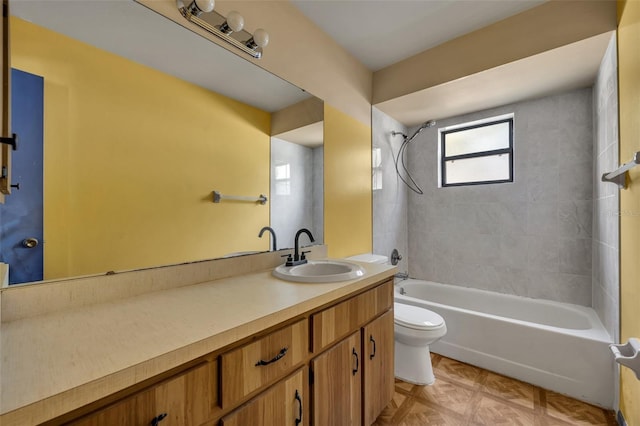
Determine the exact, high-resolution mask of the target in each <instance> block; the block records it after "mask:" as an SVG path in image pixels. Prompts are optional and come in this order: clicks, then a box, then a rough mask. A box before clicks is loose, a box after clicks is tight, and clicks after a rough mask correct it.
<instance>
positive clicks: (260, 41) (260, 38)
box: [253, 28, 269, 47]
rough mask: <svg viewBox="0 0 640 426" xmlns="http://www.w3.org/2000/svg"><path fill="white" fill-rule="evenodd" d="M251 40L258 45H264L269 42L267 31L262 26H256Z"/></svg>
mask: <svg viewBox="0 0 640 426" xmlns="http://www.w3.org/2000/svg"><path fill="white" fill-rule="evenodd" d="M253 42H254V43H255V44H256V45H258V46H260V47H265V46H266V45H267V44H269V33H268V32H266V31H265V30H263V29H262V28H258V29H257V30H255V32H254V33H253Z"/></svg>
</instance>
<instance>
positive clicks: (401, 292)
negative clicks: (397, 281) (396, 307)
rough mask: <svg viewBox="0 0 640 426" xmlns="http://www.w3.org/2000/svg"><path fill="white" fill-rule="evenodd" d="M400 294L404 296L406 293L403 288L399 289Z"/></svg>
mask: <svg viewBox="0 0 640 426" xmlns="http://www.w3.org/2000/svg"><path fill="white" fill-rule="evenodd" d="M400 294H402V295H405V294H407V292H406V291H405V290H404V287H400Z"/></svg>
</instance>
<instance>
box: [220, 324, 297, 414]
mask: <svg viewBox="0 0 640 426" xmlns="http://www.w3.org/2000/svg"><path fill="white" fill-rule="evenodd" d="M307 324H308V323H307V320H306V319H303V320H300V321H298V322H296V323H294V324H291V325H289V326H287V327H284V328H281V329H280V330H277V331H274V332H273V333H270V334H268V335H266V336H264V337H262V338H260V339H258V340H256V341H255V342H253V343H249V344H247V345H244V346H241V347H239V348H237V349H235V350H232V351H230V352H227V353H225V354H223V355H222V356H221V357H220V362H221V364H220V367H221V375H222V392H221V394H222V407H223V408H229V407H231V406H233V405H234V404H235V403H236V402H238V401H240V400H242V399H243V398H244V397H246V396H247V395H249V394H251V393H252V392H254V391H256V390H258V389H260V388H261V387H263V386H266V385H268V384H270V383H272V382H274V381H276V380H278V379H280V378H282V377H284V376H285V375H286V374H287V373H289V372H291V371H293V370H294V369H295V368H296V367H298V366H299V365H300V364H301V363H302V362H304V361H305V360H306V357H307V354H308V349H307V348H308V347H309V343H308V341H309V327H308V325H307Z"/></svg>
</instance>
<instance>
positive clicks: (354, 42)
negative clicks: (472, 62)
mask: <svg viewBox="0 0 640 426" xmlns="http://www.w3.org/2000/svg"><path fill="white" fill-rule="evenodd" d="M541 3H543V1H542V0H411V1H407V0H373V1H371V0H293V4H294V5H295V6H296V7H298V8H299V9H300V10H301V11H302V12H303V13H304V14H305V15H307V16H308V17H309V18H310V19H311V20H312V21H313V22H315V23H316V24H317V25H318V26H319V27H321V28H323V29H324V30H325V31H326V32H327V33H329V34H330V35H331V36H332V37H333V38H334V39H335V40H336V41H337V42H338V43H340V44H342V45H343V46H344V47H345V48H346V49H347V50H348V51H350V53H352V54H353V55H354V56H355V57H357V58H359V59H360V60H361V61H362V62H363V63H365V64H366V65H367V66H368V67H370V68H371V69H372V70H375V69H379V68H381V67H384V66H387V65H390V64H392V63H395V62H397V61H398V60H402V59H405V58H406V57H409V56H411V55H413V54H415V53H419V52H421V51H423V50H426V49H428V48H430V47H433V46H435V45H438V44H441V43H443V42H445V41H447V40H450V39H452V38H455V37H457V36H460V35H463V34H466V33H469V32H471V31H474V30H476V29H479V28H481V27H483V26H486V25H489V24H491V23H493V22H496V21H498V20H501V19H504V18H506V17H508V16H511V15H514V14H516V13H519V12H522V11H524V10H526V9H529V8H531V7H534V6H536V5H539V4H541ZM11 12H12V14H13V15H17V16H20V17H22V18H23V19H26V20H29V21H32V22H34V23H36V24H39V25H42V26H44V27H47V28H50V29H52V30H54V31H57V32H59V33H62V34H66V35H68V36H70V37H73V38H76V39H79V40H82V41H84V42H86V43H89V44H92V45H95V46H97V47H99V48H102V49H104V50H107V51H110V52H113V53H116V54H118V55H121V56H124V57H126V58H129V59H131V60H133V61H136V62H138V63H141V64H144V65H147V66H149V67H152V68H156V69H159V70H161V71H163V72H166V73H168V74H171V75H174V76H176V77H179V78H181V79H184V80H187V81H190V82H193V83H195V84H197V85H199V86H202V87H205V88H207V89H210V90H213V91H215V92H218V93H221V94H223V95H226V96H229V97H231V98H233V99H237V100H239V101H241V102H244V103H247V104H249V105H253V106H255V107H257V108H260V109H262V110H265V111H270V112H273V111H277V110H279V109H282V108H284V107H286V106H289V105H291V104H294V103H296V102H299V101H300V100H303V99H306V98H308V97H309V96H310V95H308V94H307V93H305V92H303V91H302V90H301V89H299V88H297V87H295V86H293V85H291V84H289V83H287V82H285V81H284V80H281V79H280V78H278V77H276V76H274V75H273V74H270V73H269V72H267V71H265V70H263V69H261V68H259V67H257V66H255V65H254V64H251V63H250V62H248V61H247V60H245V59H244V58H242V57H240V56H237V55H235V54H233V53H231V52H229V51H227V50H226V49H223V48H221V47H219V46H217V45H216V44H214V43H212V42H210V41H208V40H207V39H205V38H203V37H201V36H199V35H197V34H195V33H194V32H192V31H189V30H187V29H185V28H184V27H182V26H180V25H176V24H175V23H174V22H172V21H170V20H169V19H167V18H164V17H162V16H160V15H158V14H156V13H155V12H153V11H151V10H149V9H147V8H145V7H143V6H141V5H140V4H138V3H135V2H134V1H132V0H127V1H121V0H91V1H87V0H84V1H77V0H12V1H11ZM107 23H108V25H107ZM603 40H604V38H599V39H597V40H591V41H589V40H587V41H583V42H579V43H575V44H574V45H569V46H565V47H563V48H560V49H557V50H556V51H551V52H545V53H543V54H541V55H537V56H535V57H531V58H526V59H523V60H521V61H516V62H514V63H511V64H506V65H503V66H501V67H498V68H496V69H493V70H487V71H485V72H482V73H478V74H476V75H473V76H468V77H465V78H463V79H459V80H456V81H453V82H449V83H446V84H443V85H440V86H436V87H433V88H429V89H425V90H422V91H419V92H416V93H413V94H409V95H406V96H402V97H400V98H397V99H392V100H390V101H386V102H383V103H381V104H378V105H376V107H378V108H380V109H381V110H383V111H384V112H386V113H387V114H389V115H391V116H392V117H394V118H396V119H397V120H399V121H400V122H402V123H404V124H406V125H414V124H417V123H420V122H423V121H425V120H428V119H437V118H444V117H450V116H453V115H458V114H463V113H466V112H471V111H477V110H480V109H485V108H491V107H494V106H498V105H502V104H505V103H510V102H516V101H519V100H523V99H526V98H531V97H536V96H542V95H544V94H550V93H552V92H558V91H561V90H569V89H572V88H576V87H584V86H588V85H590V84H592V83H593V81H594V78H595V74H596V72H597V67H598V66H599V64H600V60H601V58H602V56H603V54H604V49H605V48H606V42H605V41H603ZM267 49H268V47H267ZM416 72H419V70H418V71H416ZM304 138H307V139H308V136H307V135H305V136H304Z"/></svg>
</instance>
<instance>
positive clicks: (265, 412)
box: [162, 367, 309, 426]
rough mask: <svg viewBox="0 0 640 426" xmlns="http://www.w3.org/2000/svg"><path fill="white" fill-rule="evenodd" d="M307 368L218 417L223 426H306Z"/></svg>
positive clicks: (307, 422) (307, 421)
mask: <svg viewBox="0 0 640 426" xmlns="http://www.w3.org/2000/svg"><path fill="white" fill-rule="evenodd" d="M308 371H309V370H308V369H307V367H304V368H301V369H300V370H298V371H297V373H295V374H293V375H292V376H290V377H289V378H287V379H284V380H282V381H280V382H278V383H276V384H275V385H274V386H273V387H271V388H270V389H268V390H267V391H265V392H263V393H261V394H259V395H258V396H256V397H255V398H253V399H252V400H250V401H249V402H248V403H247V404H245V405H243V406H242V407H240V408H239V409H237V410H236V411H234V412H232V413H231V414H228V415H227V416H225V417H223V418H222V425H224V426H249V425H256V426H257V425H260V426H298V425H308V424H309V420H307V419H308V413H309V410H308V405H309V404H308V400H309V399H308V398H307V394H308V392H307V383H308V377H309V373H308ZM162 426H164V425H162Z"/></svg>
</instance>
